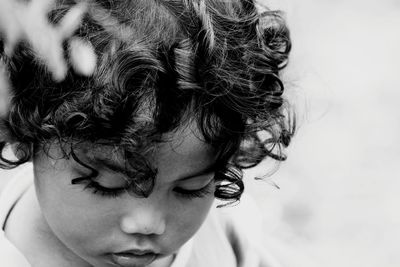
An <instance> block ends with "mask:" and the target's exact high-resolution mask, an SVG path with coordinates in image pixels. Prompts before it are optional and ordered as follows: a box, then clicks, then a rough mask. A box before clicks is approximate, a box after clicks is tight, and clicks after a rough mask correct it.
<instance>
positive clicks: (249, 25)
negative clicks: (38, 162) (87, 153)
mask: <svg viewBox="0 0 400 267" xmlns="http://www.w3.org/2000/svg"><path fill="white" fill-rule="evenodd" d="M74 3H75V2H74V1H72V0H59V1H58V4H57V6H56V8H55V9H54V10H53V11H52V12H51V13H50V14H49V17H50V19H51V21H52V22H54V23H57V21H59V20H60V19H61V17H62V16H63V15H64V14H65V13H66V11H67V10H68V9H69V8H70V7H71V6H72V5H74ZM76 35H77V36H79V37H81V38H84V39H85V40H87V41H89V42H90V43H91V44H92V45H93V47H94V49H95V52H96V54H97V57H98V64H97V68H96V70H95V73H94V74H93V75H92V76H91V77H82V76H79V75H77V74H76V73H74V72H73V71H72V70H71V71H70V72H69V73H68V75H67V77H66V79H65V80H64V81H62V82H59V83H57V82H54V81H53V80H52V78H51V75H50V74H49V72H48V71H47V70H46V69H45V67H44V66H43V65H41V64H39V63H38V62H37V60H36V59H35V57H34V55H33V53H32V52H31V50H30V49H29V47H28V45H26V44H21V45H20V46H19V47H18V49H17V50H16V52H15V54H14V55H13V56H12V57H11V58H6V57H5V56H3V57H2V60H3V62H5V63H6V65H7V66H8V74H9V78H10V80H11V82H12V86H13V92H12V93H13V95H12V102H11V105H10V108H9V111H8V114H7V116H5V117H4V118H1V120H0V127H1V133H2V135H1V138H2V140H0V141H1V142H0V152H4V150H5V148H6V147H7V146H8V145H9V144H14V145H16V147H17V154H18V160H16V161H13V160H9V159H6V158H5V157H3V156H1V157H0V164H1V167H2V168H12V167H16V166H19V165H21V164H23V163H25V162H27V161H29V160H30V159H31V158H32V156H33V153H34V152H35V151H36V150H37V149H39V148H41V149H43V148H45V147H46V146H47V145H49V144H50V143H52V142H54V140H56V141H57V143H58V144H60V146H61V147H63V148H64V150H63V151H65V155H64V156H65V157H67V158H69V157H71V156H72V158H73V159H75V160H76V161H78V162H79V163H80V164H82V165H84V166H86V167H88V168H90V169H91V170H92V174H91V175H92V176H95V175H96V170H94V169H92V168H91V167H90V166H88V165H86V164H85V163H83V162H81V161H80V160H79V158H78V157H77V156H76V155H75V153H74V149H73V148H74V147H76V146H75V145H76V144H79V143H82V142H90V143H93V144H96V145H104V146H113V147H115V146H117V147H119V148H120V149H121V153H122V155H123V156H124V158H125V159H126V164H128V165H129V167H130V168H133V169H134V170H135V171H136V173H137V175H135V177H134V178H133V183H132V190H133V191H134V192H135V193H136V194H137V195H139V196H144V197H146V196H148V195H149V194H150V193H151V191H152V188H153V185H154V179H155V178H154V177H155V176H154V175H151V173H152V172H153V170H152V168H153V167H152V166H151V164H150V163H149V162H148V161H147V160H146V157H145V156H144V155H148V153H150V152H151V151H152V149H154V147H155V145H156V144H157V143H159V142H163V141H165V140H163V134H165V133H168V132H171V131H174V130H176V129H178V128H179V127H180V126H181V125H184V124H185V123H187V122H188V121H189V120H191V121H195V122H196V123H197V125H198V128H199V129H200V131H201V134H202V135H203V136H202V138H203V139H204V141H205V142H206V143H208V144H210V145H211V146H212V147H213V148H214V149H215V151H216V152H217V156H218V157H217V158H218V160H217V166H218V171H217V173H216V177H215V179H216V180H219V181H221V183H219V185H218V186H217V188H216V191H215V196H216V197H217V198H220V199H223V200H229V201H236V200H238V199H239V198H240V196H241V194H242V192H243V189H244V186H243V182H242V169H244V168H249V167H253V166H256V165H257V164H258V163H260V162H261V161H262V160H263V159H265V158H266V157H271V158H273V159H275V160H278V161H281V160H284V159H285V155H284V154H283V151H282V148H283V147H286V146H288V145H289V142H290V139H291V137H292V135H293V133H294V128H295V125H294V119H293V115H292V112H291V111H290V109H289V108H288V105H286V102H285V101H284V98H283V96H282V94H283V91H284V86H283V83H282V81H281V80H280V77H279V72H280V70H282V68H284V67H285V66H286V64H287V61H288V54H289V51H290V48H291V41H290V37H289V31H288V28H287V26H286V25H285V22H284V20H283V18H282V16H281V13H279V12H277V11H270V10H266V11H264V12H263V13H261V12H260V11H259V10H258V9H257V7H256V5H255V3H254V1H253V0H232V1H222V0H207V1H205V0H179V1H178V0H171V1H163V0H131V1H115V0H108V1H94V0H92V1H90V2H89V11H88V13H87V15H86V17H85V19H84V21H83V23H82V25H81V26H80V28H79V29H78V30H77V32H76ZM260 133H261V134H260ZM265 133H266V134H265ZM66 146H67V147H69V148H71V149H65V148H66ZM3 154H4V153H1V155H3Z"/></svg>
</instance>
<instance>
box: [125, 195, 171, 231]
mask: <svg viewBox="0 0 400 267" xmlns="http://www.w3.org/2000/svg"><path fill="white" fill-rule="evenodd" d="M150 198H151V197H150ZM150 198H141V199H139V198H133V199H131V201H132V202H134V204H133V205H129V206H127V208H126V209H125V211H124V214H123V216H122V217H121V221H120V227H121V230H122V231H123V232H124V233H126V234H140V235H162V234H163V233H164V232H165V228H166V222H165V210H164V209H163V207H162V205H158V204H157V203H156V202H155V201H154V200H152V199H150Z"/></svg>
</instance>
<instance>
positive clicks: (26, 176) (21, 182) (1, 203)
mask: <svg viewBox="0 0 400 267" xmlns="http://www.w3.org/2000/svg"><path fill="white" fill-rule="evenodd" d="M32 183H33V169H32V165H31V164H26V165H24V166H21V167H19V170H18V172H17V173H16V175H15V176H14V177H12V178H11V180H10V181H9V182H8V183H7V184H6V186H5V187H4V188H3V190H2V191H1V193H0V225H1V228H2V229H3V228H4V224H5V222H6V220H7V217H8V215H9V213H10V211H11V210H12V208H13V207H14V205H15V204H16V203H17V201H18V200H19V199H20V198H21V196H22V195H23V194H24V192H25V191H26V190H27V189H28V188H29V187H30V186H31V185H32Z"/></svg>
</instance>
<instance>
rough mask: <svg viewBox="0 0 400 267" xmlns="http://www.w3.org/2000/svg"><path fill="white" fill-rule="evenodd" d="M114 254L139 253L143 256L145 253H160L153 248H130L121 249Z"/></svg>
mask: <svg viewBox="0 0 400 267" xmlns="http://www.w3.org/2000/svg"><path fill="white" fill-rule="evenodd" d="M114 254H117V255H118V254H133V255H138V256H142V255H145V254H159V253H157V252H155V251H154V250H151V249H130V250H124V251H120V252H117V253H114Z"/></svg>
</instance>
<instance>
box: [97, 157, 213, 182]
mask: <svg viewBox="0 0 400 267" xmlns="http://www.w3.org/2000/svg"><path fill="white" fill-rule="evenodd" d="M92 160H93V161H94V162H95V163H96V164H103V165H104V166H105V167H107V168H108V169H110V170H112V171H115V172H118V173H122V174H127V175H129V176H134V172H133V171H129V170H128V169H127V168H125V167H123V166H121V165H120V164H119V163H117V162H115V161H113V160H110V159H104V158H98V157H93V158H92ZM216 165H217V164H216V163H215V162H213V163H212V164H210V165H207V166H206V167H205V168H203V169H201V170H196V171H195V172H193V173H189V174H184V175H182V177H183V178H179V179H177V180H176V181H185V180H190V179H193V178H195V177H199V176H203V175H206V174H209V173H212V172H215V171H216V169H217V166H216Z"/></svg>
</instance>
